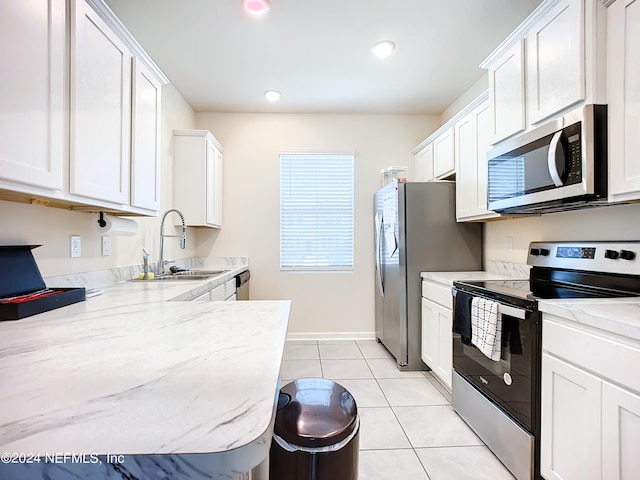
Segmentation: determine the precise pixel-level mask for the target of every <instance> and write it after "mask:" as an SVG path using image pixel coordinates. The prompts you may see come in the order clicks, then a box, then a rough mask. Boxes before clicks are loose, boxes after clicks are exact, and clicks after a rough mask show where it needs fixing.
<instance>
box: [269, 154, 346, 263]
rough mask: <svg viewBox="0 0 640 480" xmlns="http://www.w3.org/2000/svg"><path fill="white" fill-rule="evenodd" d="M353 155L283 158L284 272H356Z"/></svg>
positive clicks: (291, 156) (281, 198) (295, 155)
mask: <svg viewBox="0 0 640 480" xmlns="http://www.w3.org/2000/svg"><path fill="white" fill-rule="evenodd" d="M353 163H354V155H352V154H348V155H335V154H281V155H280V269H281V270H298V271H304V270H307V271H335V270H353Z"/></svg>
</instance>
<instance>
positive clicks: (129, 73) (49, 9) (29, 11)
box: [0, 0, 168, 215]
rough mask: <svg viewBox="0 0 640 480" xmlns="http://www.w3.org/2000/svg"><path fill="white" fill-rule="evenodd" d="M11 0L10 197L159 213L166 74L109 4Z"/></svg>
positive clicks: (5, 168) (6, 80) (4, 19)
mask: <svg viewBox="0 0 640 480" xmlns="http://www.w3.org/2000/svg"><path fill="white" fill-rule="evenodd" d="M5 3H6V5H4V4H3V6H2V13H1V14H0V40H2V41H3V44H4V45H5V46H10V48H9V47H7V48H4V49H3V50H2V52H0V61H1V62H2V64H3V65H10V66H11V68H10V69H7V71H6V72H3V74H2V75H1V76H0V87H2V88H0V189H2V190H3V198H4V199H7V200H17V201H25V200H27V201H31V202H34V203H38V204H42V205H47V204H50V205H53V206H57V207H63V208H76V209H91V210H96V209H100V210H106V211H110V212H118V213H129V214H139V215H157V214H158V210H159V206H160V205H159V200H160V168H159V166H160V155H159V153H160V150H159V146H160V120H161V89H162V85H164V84H166V83H168V80H167V78H166V77H165V76H164V74H163V73H162V72H161V71H160V70H159V69H158V67H157V66H156V65H155V64H154V63H153V61H152V60H151V59H150V58H149V56H148V55H147V54H146V52H144V50H143V49H142V47H140V45H139V44H138V43H137V42H136V40H135V39H134V38H133V37H132V36H131V34H130V33H129V32H128V31H127V30H126V28H124V26H123V25H122V24H121V23H120V21H119V20H118V19H117V18H116V17H115V16H114V15H113V12H111V10H110V9H109V8H108V7H107V5H106V4H105V3H104V1H103V0H24V1H12V2H5ZM67 9H68V10H67Z"/></svg>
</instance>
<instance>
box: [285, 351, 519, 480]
mask: <svg viewBox="0 0 640 480" xmlns="http://www.w3.org/2000/svg"><path fill="white" fill-rule="evenodd" d="M303 377H324V378H328V379H330V380H334V381H336V382H338V383H340V384H341V385H342V386H344V387H345V388H346V389H347V390H349V391H350V392H351V394H352V395H353V396H354V398H355V399H356V403H357V405H358V411H359V414H360V422H361V423H360V462H359V480H465V479H469V480H471V479H473V480H485V479H486V480H502V479H509V480H513V476H512V475H511V474H510V473H509V471H508V470H507V469H506V468H505V467H504V466H503V465H502V464H501V463H500V461H499V460H498V459H497V458H496V457H495V456H494V455H493V454H492V453H491V451H490V450H489V449H488V448H487V447H486V446H485V445H484V444H483V443H482V441H481V440H480V439H479V438H478V437H477V436H476V435H475V434H474V433H473V431H472V430H471V429H470V428H469V427H468V426H467V425H466V424H465V423H464V422H463V421H462V419H460V417H458V415H457V414H456V413H455V412H454V411H453V409H452V408H451V405H450V399H451V397H450V395H449V393H448V392H447V391H446V390H445V389H444V388H443V387H442V386H441V385H440V383H438V381H437V380H436V379H435V378H434V377H433V376H432V375H431V373H430V372H401V371H399V370H398V369H397V368H396V366H395V362H394V361H393V360H392V359H391V357H390V356H389V354H388V353H387V351H386V350H385V349H384V348H383V347H382V346H381V345H379V344H378V343H377V342H376V341H375V340H356V341H353V340H336V341H331V340H318V341H313V340H309V341H307V340H291V341H287V344H286V347H285V352H284V360H283V364H282V370H281V378H282V381H283V384H284V383H287V382H288V381H291V380H294V379H296V378H303Z"/></svg>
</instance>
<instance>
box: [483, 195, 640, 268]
mask: <svg viewBox="0 0 640 480" xmlns="http://www.w3.org/2000/svg"><path fill="white" fill-rule="evenodd" d="M558 240H635V241H639V240H640V203H636V204H630V205H612V206H607V207H601V208H600V207H599V208H591V209H585V210H576V211H573V212H561V213H550V214H545V215H541V216H539V217H531V218H517V219H510V220H500V221H494V222H490V223H487V224H486V225H485V245H484V251H485V260H494V261H501V262H514V263H527V252H528V247H529V242H532V241H558ZM511 243H512V244H513V248H511V249H510V248H508V245H509V244H511Z"/></svg>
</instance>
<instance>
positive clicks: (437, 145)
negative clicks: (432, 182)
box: [433, 126, 456, 180]
mask: <svg viewBox="0 0 640 480" xmlns="http://www.w3.org/2000/svg"><path fill="white" fill-rule="evenodd" d="M453 141H454V133H453V126H451V127H449V128H447V129H446V130H445V131H444V132H442V133H441V134H440V135H439V136H438V138H436V139H435V140H434V141H433V176H434V178H435V179H436V180H442V179H444V178H447V177H449V176H451V175H453V174H455V173H456V164H455V153H454V148H455V147H454V143H453Z"/></svg>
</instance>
